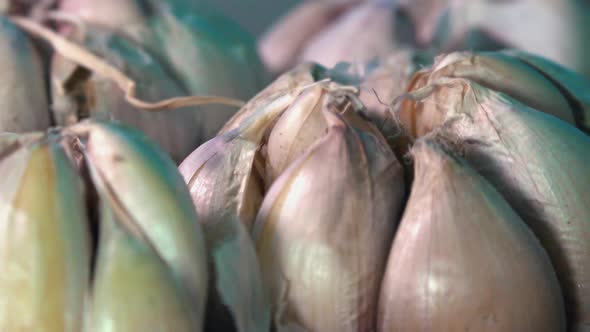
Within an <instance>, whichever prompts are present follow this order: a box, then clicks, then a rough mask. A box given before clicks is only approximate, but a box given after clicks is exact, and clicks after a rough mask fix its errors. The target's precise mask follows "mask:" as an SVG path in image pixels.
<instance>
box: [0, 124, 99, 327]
mask: <svg viewBox="0 0 590 332" xmlns="http://www.w3.org/2000/svg"><path fill="white" fill-rule="evenodd" d="M0 187H1V188H2V191H1V193H0V228H1V231H0V260H1V261H2V264H0V330H2V331H47V332H78V331H81V330H82V325H83V314H84V311H85V307H86V305H85V299H86V290H87V287H88V282H89V279H90V276H89V273H90V244H89V239H90V238H89V233H88V229H87V214H86V206H85V202H84V189H83V186H82V181H81V180H80V178H79V176H78V174H77V171H76V169H75V168H74V166H73V164H72V163H71V162H70V160H69V159H68V156H67V154H66V152H65V151H64V150H63V149H62V146H61V138H59V137H56V136H54V135H49V136H44V135H42V134H39V135H36V134H31V135H26V136H17V135H6V134H3V135H0Z"/></svg>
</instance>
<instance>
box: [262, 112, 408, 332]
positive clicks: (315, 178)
mask: <svg viewBox="0 0 590 332" xmlns="http://www.w3.org/2000/svg"><path fill="white" fill-rule="evenodd" d="M324 114H325V116H326V120H327V123H328V127H329V129H328V133H327V134H326V135H325V136H324V137H323V138H321V139H320V140H319V141H317V142H316V143H315V144H314V145H313V146H312V147H311V148H310V149H309V150H308V151H307V152H306V153H305V154H304V155H302V156H301V157H300V158H299V159H298V160H297V161H296V162H295V163H293V164H292V165H291V166H290V167H289V168H288V169H287V171H286V172H284V173H283V174H282V175H281V176H280V177H279V179H278V180H277V181H276V182H275V183H274V184H273V186H272V187H271V189H270V191H269V192H268V193H267V195H266V196H265V199H264V202H263V205H262V207H261V208H260V212H259V214H258V217H257V220H256V224H255V229H254V235H253V236H254V239H255V241H256V246H257V252H258V256H259V259H260V264H261V266H262V271H263V275H264V284H265V286H266V287H267V288H268V291H269V293H270V295H271V300H272V305H273V315H274V318H275V325H276V327H277V328H279V330H280V329H281V328H287V329H290V328H293V327H299V328H302V329H303V330H308V331H371V330H373V329H374V328H375V324H376V321H375V320H376V317H377V301H378V291H379V287H380V282H381V278H382V275H383V271H384V268H385V262H386V260H387V253H388V251H389V245H390V243H391V239H392V236H393V233H394V230H395V227H396V224H397V218H398V214H399V213H400V212H401V208H402V200H403V193H404V182H403V181H404V180H403V175H402V168H401V165H400V164H399V162H398V161H397V159H396V158H395V156H394V155H393V152H391V150H390V149H389V147H388V146H387V144H386V143H385V141H384V140H383V139H382V138H378V137H377V136H374V135H372V134H370V133H368V132H365V131H360V130H356V129H353V128H352V127H351V126H350V125H348V124H347V123H346V122H345V121H344V120H343V119H342V117H341V116H340V115H338V114H337V113H334V112H332V111H329V110H326V111H325V112H324Z"/></svg>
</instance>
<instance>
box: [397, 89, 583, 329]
mask: <svg viewBox="0 0 590 332" xmlns="http://www.w3.org/2000/svg"><path fill="white" fill-rule="evenodd" d="M430 86H432V87H433V89H432V90H430V89H429V88H428V86H427V87H425V89H423V90H422V91H421V92H420V91H419V90H417V91H414V92H412V94H414V97H416V98H417V100H418V102H420V103H422V104H424V105H427V104H430V105H434V103H435V102H436V104H437V105H439V106H440V107H437V108H429V109H430V110H431V113H423V114H422V115H420V116H416V117H414V120H415V122H410V123H407V125H408V126H415V128H418V129H419V130H417V131H415V132H416V133H417V135H418V136H422V135H424V134H425V133H427V132H429V131H431V130H436V132H437V137H439V138H440V139H441V140H444V141H445V142H446V144H448V145H449V146H451V147H452V149H453V150H454V151H455V152H456V153H458V154H460V155H461V156H463V157H464V158H465V159H466V160H467V161H468V162H469V163H470V164H471V165H472V166H473V167H474V168H475V169H476V170H477V171H478V172H479V173H481V174H482V175H483V176H484V177H485V178H486V179H487V180H488V181H490V183H492V184H493V185H494V186H495V187H496V188H497V189H498V191H500V193H501V194H502V195H503V196H504V197H505V198H506V200H507V201H508V202H509V203H510V205H511V206H512V207H513V208H514V210H515V211H516V212H517V213H518V214H519V215H520V216H521V217H522V219H523V220H524V221H525V222H526V223H527V224H528V226H529V227H530V228H531V229H532V230H533V232H534V233H535V235H536V236H537V237H538V238H539V240H540V242H541V244H542V245H543V247H544V248H545V249H546V250H547V252H548V254H549V256H550V258H551V262H552V264H553V266H554V268H555V270H556V272H557V277H558V279H559V281H560V285H561V288H562V290H563V293H564V296H565V305H566V310H567V314H568V322H569V324H570V326H571V329H572V331H585V329H587V328H588V326H589V325H590V286H589V283H590V274H589V273H590V268H589V267H590V224H589V223H590V210H589V209H588V206H590V201H589V199H590V195H589V194H588V188H590V173H589V172H588V165H590V155H589V154H588V153H587V151H588V149H590V138H589V137H588V136H587V135H585V134H584V133H583V132H581V131H579V130H578V129H576V128H575V127H573V126H571V125H569V124H567V123H566V122H564V121H561V120H559V119H558V118H556V117H553V116H551V115H548V114H545V113H542V112H539V111H537V110H535V109H532V108H530V107H527V106H526V105H523V104H522V103H520V102H518V101H516V100H514V99H513V98H510V97H508V96H506V95H505V94H503V93H498V92H495V91H493V90H490V89H486V88H484V87H482V86H480V85H478V84H476V83H473V82H470V81H468V80H464V79H441V80H438V81H437V82H435V83H431V85H430ZM423 92H424V93H425V94H423V95H420V94H422V93H423ZM419 95H420V96H419ZM406 111H408V112H409V113H408V114H412V112H411V111H410V110H409V109H406ZM433 115H434V116H433ZM443 123H444V124H443ZM425 124H426V125H425Z"/></svg>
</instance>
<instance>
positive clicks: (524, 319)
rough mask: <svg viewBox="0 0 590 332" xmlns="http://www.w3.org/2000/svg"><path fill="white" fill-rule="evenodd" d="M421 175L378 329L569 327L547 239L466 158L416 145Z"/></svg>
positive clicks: (431, 143)
mask: <svg viewBox="0 0 590 332" xmlns="http://www.w3.org/2000/svg"><path fill="white" fill-rule="evenodd" d="M412 154H413V157H414V164H415V168H416V170H415V174H416V180H415V182H414V185H413V187H412V193H411V195H410V199H409V201H408V204H407V207H406V210H405V212H404V217H403V218H402V221H401V224H400V227H399V230H398V231H397V234H396V238H395V241H394V244H393V246H392V249H391V253H390V256H389V262H388V266H387V273H386V274H385V277H384V281H383V287H382V288H381V298H380V304H379V328H378V329H377V330H378V331H382V332H386V331H387V332H388V331H396V332H405V331H408V332H409V331H432V330H441V331H482V332H484V331H506V332H508V331H522V332H533V331H539V332H541V331H547V332H550V331H551V332H553V331H565V330H566V329H565V327H566V320H565V310H564V305H563V299H562V294H561V291H560V288H559V284H558V282H557V278H556V276H555V272H554V270H553V268H552V266H551V263H550V261H549V257H548V256H547V254H546V252H545V251H544V249H543V248H542V247H541V245H540V244H539V242H538V240H537V239H536V238H535V236H534V235H533V233H532V232H531V231H530V230H529V229H528V227H527V226H526V225H525V224H524V222H523V221H522V220H521V219H520V217H518V215H517V214H516V213H515V212H514V211H513V210H512V209H511V208H510V206H509V205H508V204H507V203H506V201H504V199H503V198H502V197H501V196H500V194H499V193H498V192H497V191H495V190H494V189H493V187H492V186H491V185H490V184H489V183H487V182H486V181H485V180H484V179H483V178H482V177H481V176H479V175H478V174H477V173H476V172H475V171H474V170H473V169H471V168H470V167H469V166H468V165H467V164H466V163H465V162H464V161H462V160H458V159H456V158H455V157H453V156H451V155H449V154H447V153H446V152H444V150H443V149H442V148H441V147H440V146H438V145H437V144H436V143H435V140H428V139H427V140H421V141H419V142H417V143H416V145H415V146H414V148H413V149H412Z"/></svg>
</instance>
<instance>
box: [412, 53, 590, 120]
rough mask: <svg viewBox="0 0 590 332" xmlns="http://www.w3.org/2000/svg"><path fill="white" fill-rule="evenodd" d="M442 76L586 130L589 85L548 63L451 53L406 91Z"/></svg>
mask: <svg viewBox="0 0 590 332" xmlns="http://www.w3.org/2000/svg"><path fill="white" fill-rule="evenodd" d="M527 58H530V59H531V60H527ZM532 63H539V65H537V66H535V65H533V64H532ZM543 68H547V69H546V70H544V69H543ZM444 77H447V78H465V79H469V80H471V81H473V82H476V83H478V84H480V85H482V86H484V87H487V88H490V89H493V90H496V91H499V92H503V93H506V94H507V95H509V96H511V97H512V98H515V99H516V100H518V101H520V102H522V103H525V104H526V105H528V106H530V107H533V108H535V109H537V110H539V111H542V112H545V113H548V114H551V115H554V116H556V117H558V118H560V119H562V120H564V121H567V122H569V123H571V124H574V125H576V126H578V127H579V128H581V129H586V130H588V126H587V123H588V122H590V120H587V119H586V118H588V117H590V106H588V105H590V103H588V100H589V99H590V98H589V97H588V96H587V95H588V94H587V93H586V92H585V91H586V90H585V89H587V88H590V82H589V81H586V80H585V79H584V78H583V77H580V76H578V75H577V74H575V73H572V72H570V71H569V70H567V69H565V68H563V67H560V66H559V65H557V64H555V63H553V62H551V61H549V60H544V59H542V58H539V57H536V56H533V55H530V54H526V53H516V52H479V53H469V52H461V53H451V54H447V55H444V56H440V57H438V58H437V59H436V62H435V64H434V65H433V66H432V68H428V69H425V70H422V71H421V72H419V73H417V74H416V75H415V76H414V78H413V80H412V83H411V84H410V86H409V88H408V89H409V90H410V91H411V90H416V89H418V88H421V87H424V86H425V85H427V84H429V83H432V82H435V81H436V80H438V79H440V78H444ZM418 107H429V105H424V106H421V105H418ZM587 108H588V110H586V109H587ZM418 112H420V111H418ZM586 113H587V114H586ZM402 116H408V114H406V113H402Z"/></svg>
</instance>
